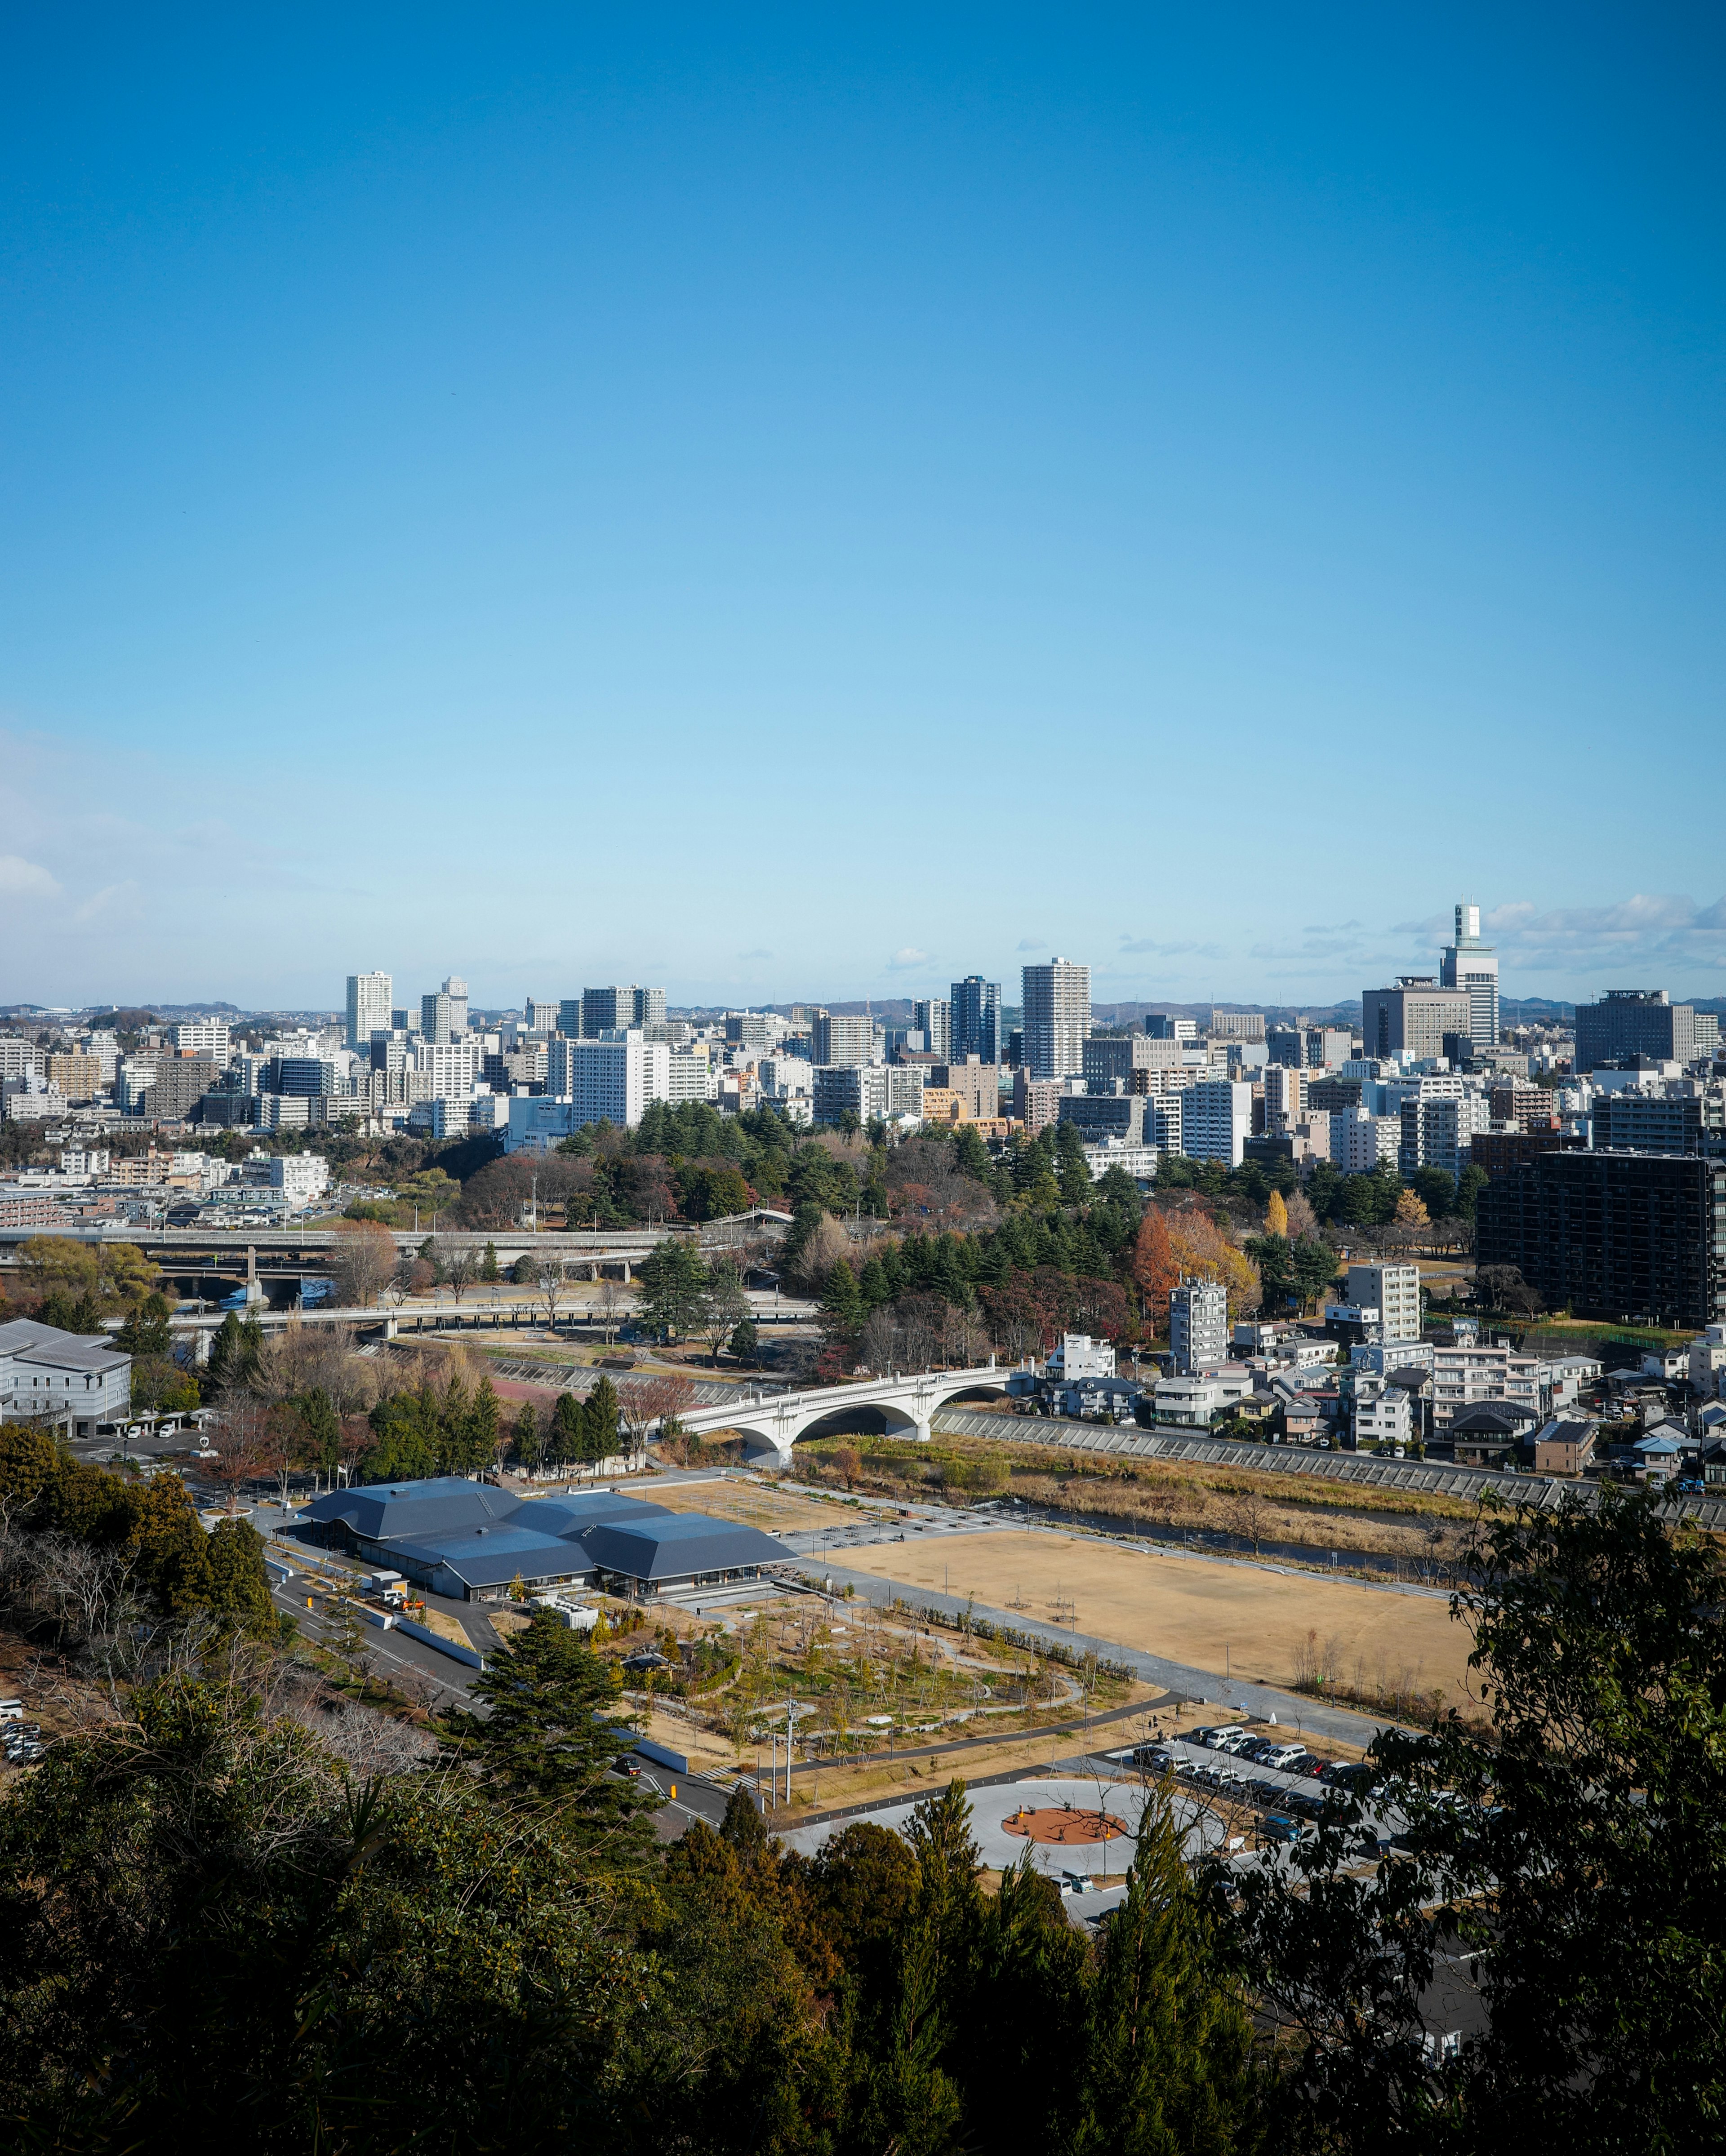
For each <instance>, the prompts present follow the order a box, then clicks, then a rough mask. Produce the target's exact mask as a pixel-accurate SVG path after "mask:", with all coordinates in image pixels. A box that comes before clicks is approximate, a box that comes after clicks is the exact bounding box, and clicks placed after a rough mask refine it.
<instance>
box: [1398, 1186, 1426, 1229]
mask: <svg viewBox="0 0 1726 2156" xmlns="http://www.w3.org/2000/svg"><path fill="white" fill-rule="evenodd" d="M1430 1217H1431V1216H1430V1215H1429V1214H1428V1213H1427V1210H1426V1208H1425V1204H1424V1203H1423V1202H1422V1201H1421V1200H1420V1199H1419V1198H1417V1197H1416V1196H1415V1193H1414V1192H1413V1191H1412V1190H1405V1191H1404V1192H1403V1193H1402V1194H1401V1196H1400V1198H1399V1199H1397V1201H1396V1224H1397V1226H1398V1227H1399V1228H1424V1227H1425V1225H1426V1224H1427V1221H1428V1219H1430Z"/></svg>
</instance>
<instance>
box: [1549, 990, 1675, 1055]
mask: <svg viewBox="0 0 1726 2156" xmlns="http://www.w3.org/2000/svg"><path fill="white" fill-rule="evenodd" d="M1695 1053H1696V1014H1695V1012H1694V1011H1693V1010H1692V1009H1691V1008H1690V1006H1689V1004H1671V1003H1668V1002H1667V999H1666V990H1665V989H1664V988H1608V989H1607V991H1606V993H1605V995H1604V996H1602V997H1601V998H1600V1001H1599V1002H1598V1003H1597V1004H1577V1006H1576V1068H1577V1069H1578V1070H1601V1069H1603V1068H1604V1067H1605V1065H1607V1064H1609V1063H1623V1062H1626V1061H1628V1060H1630V1059H1631V1057H1633V1056H1637V1055H1649V1056H1652V1057H1653V1058H1654V1059H1655V1060H1656V1061H1657V1062H1661V1063H1687V1062H1688V1061H1689V1060H1690V1059H1691V1057H1692V1056H1693V1055H1695Z"/></svg>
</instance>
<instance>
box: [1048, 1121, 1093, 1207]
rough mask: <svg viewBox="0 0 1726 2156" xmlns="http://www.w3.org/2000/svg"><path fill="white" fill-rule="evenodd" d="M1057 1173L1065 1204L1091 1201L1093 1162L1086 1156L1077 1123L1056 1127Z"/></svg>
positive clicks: (1057, 1125) (1060, 1124)
mask: <svg viewBox="0 0 1726 2156" xmlns="http://www.w3.org/2000/svg"><path fill="white" fill-rule="evenodd" d="M1055 1174H1056V1182H1057V1183H1059V1184H1060V1186H1061V1203H1062V1204H1065V1205H1085V1204H1089V1203H1090V1199H1091V1189H1092V1184H1091V1163H1090V1162H1089V1161H1087V1160H1086V1158H1085V1140H1084V1138H1083V1137H1082V1135H1081V1132H1080V1130H1079V1127H1078V1125H1077V1124H1076V1123H1057V1124H1056V1127H1055Z"/></svg>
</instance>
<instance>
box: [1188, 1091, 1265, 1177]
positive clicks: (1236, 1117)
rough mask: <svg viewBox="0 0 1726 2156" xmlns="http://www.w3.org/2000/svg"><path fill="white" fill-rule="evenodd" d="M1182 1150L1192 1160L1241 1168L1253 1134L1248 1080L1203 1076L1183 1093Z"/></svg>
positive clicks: (1250, 1094) (1250, 1092) (1250, 1093)
mask: <svg viewBox="0 0 1726 2156" xmlns="http://www.w3.org/2000/svg"><path fill="white" fill-rule="evenodd" d="M1180 1101H1181V1151H1182V1152H1184V1153H1185V1155H1186V1157H1187V1158H1188V1159H1189V1160H1220V1161H1221V1162H1222V1163H1224V1165H1225V1167H1229V1168H1239V1167H1240V1165H1241V1161H1242V1159H1243V1158H1244V1157H1245V1153H1246V1141H1247V1140H1248V1139H1249V1138H1250V1137H1251V1136H1252V1087H1251V1085H1250V1084H1248V1083H1247V1081H1246V1080H1244V1079H1234V1078H1201V1079H1200V1080H1199V1081H1198V1083H1197V1084H1196V1085H1193V1086H1188V1087H1187V1089H1186V1091H1184V1093H1183V1094H1182V1095H1181V1096H1180Z"/></svg>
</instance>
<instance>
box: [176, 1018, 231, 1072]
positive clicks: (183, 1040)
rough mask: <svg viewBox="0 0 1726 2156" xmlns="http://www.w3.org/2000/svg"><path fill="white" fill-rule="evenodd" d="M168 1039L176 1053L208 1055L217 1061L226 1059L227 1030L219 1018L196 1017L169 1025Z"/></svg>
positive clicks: (221, 1061)
mask: <svg viewBox="0 0 1726 2156" xmlns="http://www.w3.org/2000/svg"><path fill="white" fill-rule="evenodd" d="M168 1039H170V1040H171V1041H172V1044H173V1050H174V1053H175V1055H208V1056H209V1057H211V1058H212V1059H213V1060H214V1061H215V1062H217V1063H225V1062H226V1061H227V1060H228V1049H229V1031H228V1027H227V1024H226V1023H225V1022H224V1021H223V1020H221V1019H192V1020H187V1021H184V1022H182V1024H178V1025H174V1026H170V1027H169V1029H168Z"/></svg>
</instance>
